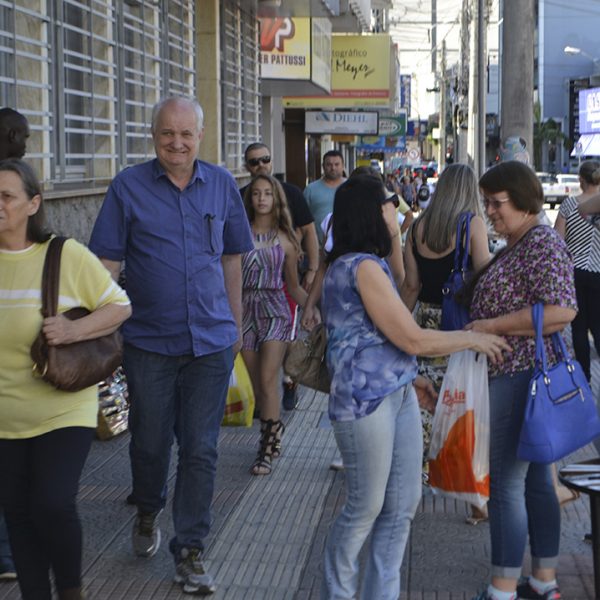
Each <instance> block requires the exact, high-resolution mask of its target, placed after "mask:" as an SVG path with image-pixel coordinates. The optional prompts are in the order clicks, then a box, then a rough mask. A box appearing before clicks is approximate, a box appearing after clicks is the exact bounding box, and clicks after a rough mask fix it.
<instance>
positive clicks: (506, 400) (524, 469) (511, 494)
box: [488, 371, 560, 579]
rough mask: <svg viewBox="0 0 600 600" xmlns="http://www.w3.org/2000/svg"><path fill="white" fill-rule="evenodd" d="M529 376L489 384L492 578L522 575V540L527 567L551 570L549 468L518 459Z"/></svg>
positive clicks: (555, 520) (554, 505)
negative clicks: (528, 554) (528, 557)
mask: <svg viewBox="0 0 600 600" xmlns="http://www.w3.org/2000/svg"><path fill="white" fill-rule="evenodd" d="M531 375H532V372H531V371H521V372H519V373H516V374H514V375H500V376H498V377H493V378H491V379H490V501H489V503H488V510H489V515H490V534H491V538H492V576H495V577H507V578H513V579H516V578H518V577H519V576H520V574H521V566H522V563H523V556H524V554H525V545H526V543H527V534H528V533H529V543H530V546H531V555H532V566H533V568H534V569H538V568H540V569H541V568H554V567H556V563H557V560H558V546H559V541H560V507H559V504H558V499H557V497H556V492H555V490H554V484H553V482H552V473H551V468H550V466H549V465H542V464H536V463H528V462H524V461H522V460H519V459H518V458H517V447H518V445H519V435H520V433H521V424H522V423H523V415H524V412H525V404H526V401H527V390H528V387H529V380H530V379H531Z"/></svg>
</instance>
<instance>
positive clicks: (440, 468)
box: [429, 350, 490, 506]
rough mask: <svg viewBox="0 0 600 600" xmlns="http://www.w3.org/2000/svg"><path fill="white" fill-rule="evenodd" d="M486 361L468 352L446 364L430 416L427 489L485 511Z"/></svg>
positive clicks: (487, 487) (487, 489)
mask: <svg viewBox="0 0 600 600" xmlns="http://www.w3.org/2000/svg"><path fill="white" fill-rule="evenodd" d="M489 437H490V427H489V391H488V374H487V357H486V356H485V355H484V354H479V353H475V352H473V351H472V350H463V351H462V352H456V353H454V354H453V355H452V356H451V357H450V360H449V362H448V369H447V370H446V374H445V375H444V380H443V382H442V388H441V390H440V394H439V397H438V403H437V406H436V409H435V414H434V416H433V423H432V432H431V445H430V447H429V483H430V485H431V487H432V489H433V491H434V492H439V493H441V494H444V495H446V496H451V497H453V498H458V499H460V500H465V501H467V502H469V503H471V504H475V505H477V506H483V505H484V504H485V503H486V502H487V500H488V498H489V495H490V469H489Z"/></svg>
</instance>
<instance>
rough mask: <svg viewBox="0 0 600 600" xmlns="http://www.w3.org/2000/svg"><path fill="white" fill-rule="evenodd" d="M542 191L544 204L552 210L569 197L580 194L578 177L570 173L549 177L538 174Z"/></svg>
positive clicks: (545, 174)
mask: <svg viewBox="0 0 600 600" xmlns="http://www.w3.org/2000/svg"><path fill="white" fill-rule="evenodd" d="M537 175H538V177H539V178H540V181H541V182H542V188H543V189H544V202H545V203H547V204H549V205H550V208H551V209H553V208H554V207H555V206H556V205H557V204H560V203H561V202H562V201H563V200H564V199H565V198H568V197H569V196H577V195H578V194H581V187H580V186H579V175H575V174H572V173H559V174H557V175H551V174H549V173H538V174H537Z"/></svg>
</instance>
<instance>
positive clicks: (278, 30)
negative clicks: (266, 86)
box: [260, 17, 331, 90]
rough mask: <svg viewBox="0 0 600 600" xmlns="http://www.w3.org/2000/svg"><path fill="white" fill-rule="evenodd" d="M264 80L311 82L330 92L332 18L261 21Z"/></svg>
mask: <svg viewBox="0 0 600 600" xmlns="http://www.w3.org/2000/svg"><path fill="white" fill-rule="evenodd" d="M260 73H261V79H262V80H264V81H266V82H269V81H270V80H286V81H294V82H301V81H306V82H312V83H315V84H316V85H318V86H319V87H321V88H323V89H325V90H329V86H330V80H331V23H330V21H329V19H309V18H291V17H280V18H274V19H267V18H261V19H260Z"/></svg>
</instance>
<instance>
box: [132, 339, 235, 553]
mask: <svg viewBox="0 0 600 600" xmlns="http://www.w3.org/2000/svg"><path fill="white" fill-rule="evenodd" d="M123 366H124V368H125V373H126V375H127V382H128V385H129V393H130V399H131V408H130V411H129V429H130V431H131V443H130V446H129V454H130V457H131V472H132V478H133V497H134V498H135V501H136V503H137V506H138V509H139V510H141V511H143V512H147V513H151V512H157V511H159V510H160V509H162V508H163V507H164V506H165V502H166V482H167V475H168V471H169V462H170V457H171V446H172V444H173V438H174V437H175V438H176V439H177V443H178V446H179V453H178V463H177V478H176V482H175V497H174V499H173V523H174V526H175V537H174V538H173V540H171V544H170V549H171V552H173V554H175V555H178V553H179V550H181V548H184V547H186V548H199V549H200V550H203V549H204V545H203V541H204V538H205V537H206V536H207V535H208V532H209V529H210V504H211V502H212V498H213V490H214V482H215V475H216V467H217V441H218V437H219V428H220V425H221V421H222V419H223V412H224V410H225V399H226V397H227V389H228V386H229V376H230V374H231V370H232V368H233V352H232V349H231V348H227V349H226V350H223V351H221V352H216V353H214V354H209V355H206V356H201V357H194V356H191V355H189V356H187V355H186V356H165V355H162V354H156V353H154V352H147V351H145V350H140V349H139V348H135V347H133V346H131V345H125V352H124V359H123Z"/></svg>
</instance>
